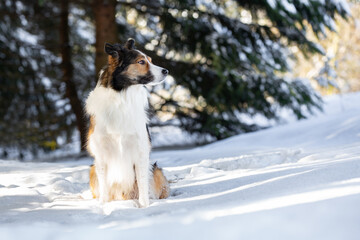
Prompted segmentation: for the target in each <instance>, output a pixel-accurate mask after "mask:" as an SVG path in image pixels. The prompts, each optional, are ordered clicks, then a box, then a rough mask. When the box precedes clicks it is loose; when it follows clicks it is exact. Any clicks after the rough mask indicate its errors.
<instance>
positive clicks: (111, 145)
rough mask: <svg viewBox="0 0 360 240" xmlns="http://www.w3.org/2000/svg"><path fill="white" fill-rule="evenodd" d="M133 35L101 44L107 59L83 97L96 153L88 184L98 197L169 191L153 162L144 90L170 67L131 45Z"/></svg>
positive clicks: (145, 202)
mask: <svg viewBox="0 0 360 240" xmlns="http://www.w3.org/2000/svg"><path fill="white" fill-rule="evenodd" d="M134 44H135V41H134V40H133V39H129V40H128V41H127V42H126V43H125V44H123V45H120V44H114V45H112V44H109V43H106V44H105V52H106V53H107V54H108V55H109V56H108V65H107V66H105V67H104V68H103V69H102V70H101V72H100V77H99V80H98V82H97V85H96V87H95V89H94V90H93V91H92V92H90V94H89V96H88V98H87V100H86V112H87V113H88V114H89V115H90V127H89V132H88V146H87V148H88V151H89V153H90V154H91V155H92V156H93V157H94V159H95V160H94V165H93V166H92V167H91V169H90V187H91V190H92V193H93V196H94V198H99V200H100V202H101V203H104V202H108V201H112V200H127V199H138V200H139V204H140V207H147V206H149V198H152V199H159V198H167V197H168V196H169V183H168V181H167V180H166V178H165V176H164V174H163V172H162V170H161V169H160V168H158V167H157V165H156V164H154V165H151V164H150V162H149V154H150V150H151V141H150V135H149V131H148V128H147V123H148V117H147V109H148V104H149V103H148V91H147V90H146V88H145V87H144V85H155V84H159V83H161V82H163V81H164V80H165V78H166V76H167V75H168V70H166V69H164V68H161V67H159V66H156V65H154V64H153V63H152V61H151V58H150V57H149V56H147V55H145V54H144V53H142V52H141V51H139V50H136V49H135V48H134Z"/></svg>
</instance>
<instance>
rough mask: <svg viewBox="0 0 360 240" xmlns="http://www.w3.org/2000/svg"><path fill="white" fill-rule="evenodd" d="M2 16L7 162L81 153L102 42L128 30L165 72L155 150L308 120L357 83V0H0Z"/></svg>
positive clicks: (0, 105)
mask: <svg viewBox="0 0 360 240" xmlns="http://www.w3.org/2000/svg"><path fill="white" fill-rule="evenodd" d="M0 16H1V17H0V157H1V158H3V159H7V158H16V159H23V160H30V159H33V158H35V157H38V156H44V154H45V155H46V154H55V155H56V154H60V155H61V154H76V153H81V152H82V151H83V150H84V146H85V143H86V131H87V127H88V117H87V116H86V115H85V114H84V111H83V107H84V100H85V99H86V97H87V95H88V93H89V92H90V91H91V90H92V89H93V88H94V87H95V84H96V81H97V73H98V72H99V70H100V69H101V68H102V67H103V66H104V65H105V64H106V55H105V53H104V51H103V48H104V43H105V42H109V43H116V42H120V43H123V42H124V41H126V40H127V39H128V38H130V37H131V38H134V39H135V40H136V47H137V48H138V49H139V50H141V51H143V52H145V53H146V54H147V55H149V56H151V57H152V59H153V62H154V63H155V64H157V65H160V66H162V67H165V68H167V69H169V71H170V74H171V76H170V77H168V78H167V80H166V82H165V84H164V85H162V86H157V87H155V88H152V89H149V91H150V92H151V103H152V110H151V112H152V115H153V116H152V120H151V124H150V126H151V132H152V135H153V139H154V140H153V143H154V146H155V147H157V148H161V147H167V148H169V147H174V146H178V147H184V146H194V145H198V144H204V143H208V142H212V141H216V140H219V139H224V138H227V137H230V136H232V135H235V134H241V133H245V132H250V131H256V130H259V129H263V128H267V127H270V126H273V125H276V124H280V123H282V122H284V118H283V116H284V115H286V116H289V115H291V116H292V117H293V118H296V119H301V118H306V117H307V116H309V115H310V114H312V113H314V112H315V113H316V112H318V111H319V110H321V107H322V100H321V99H322V96H324V95H328V94H342V93H346V92H352V91H359V90H360V67H359V63H360V3H359V1H357V0H348V1H346V0H329V1H317V0H316V1H315V0H169V1H165V0H152V1H147V0H138V1H126V0H120V1H116V0H89V1H87V0H61V1H60V0H58V1H55V0H35V1H29V0H2V1H1V2H0ZM284 113H285V114H284ZM287 119H289V117H287Z"/></svg>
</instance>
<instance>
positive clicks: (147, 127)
mask: <svg viewBox="0 0 360 240" xmlns="http://www.w3.org/2000/svg"><path fill="white" fill-rule="evenodd" d="M146 131H147V134H148V138H149V142H150V144H151V135H150V131H149V126H148V125H147V124H146Z"/></svg>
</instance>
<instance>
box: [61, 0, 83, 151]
mask: <svg viewBox="0 0 360 240" xmlns="http://www.w3.org/2000/svg"><path fill="white" fill-rule="evenodd" d="M68 19H69V0H62V1H61V20H60V28H59V29H60V45H61V49H60V53H61V58H62V62H61V69H62V72H63V76H62V81H63V82H65V86H66V97H67V98H68V99H69V101H70V105H71V108H72V111H73V112H74V114H75V116H76V126H77V129H78V130H79V132H80V142H81V151H84V150H85V149H86V129H87V128H86V123H85V115H84V111H83V106H82V103H81V101H80V99H79V96H78V93H77V91H76V85H75V83H74V81H73V65H72V63H71V46H70V42H69V20H68Z"/></svg>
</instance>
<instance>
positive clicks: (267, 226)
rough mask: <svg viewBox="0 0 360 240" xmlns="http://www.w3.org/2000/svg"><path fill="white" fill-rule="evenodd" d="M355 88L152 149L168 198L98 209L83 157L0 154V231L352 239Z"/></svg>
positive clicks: (358, 177)
mask: <svg viewBox="0 0 360 240" xmlns="http://www.w3.org/2000/svg"><path fill="white" fill-rule="evenodd" d="M359 102H360V94H351V95H346V96H344V97H343V98H342V99H341V102H340V100H339V98H338V97H332V98H330V99H328V100H327V105H326V108H325V114H319V116H318V117H314V118H312V119H309V120H305V121H300V122H294V123H291V124H288V125H284V126H279V127H274V128H271V129H267V130H263V131H259V132H255V133H250V134H245V135H240V136H235V137H233V138H230V139H227V140H224V141H220V142H217V143H214V144H211V145H208V146H204V147H200V148H196V149H192V150H183V151H168V152H156V153H154V154H152V159H153V160H154V161H158V163H159V165H160V166H163V167H164V171H165V174H166V176H167V177H168V179H169V180H171V182H172V184H171V188H172V196H171V197H170V198H169V199H166V200H157V201H153V202H152V204H151V206H150V207H149V208H147V209H138V208H136V207H134V206H135V205H134V202H133V201H120V202H111V203H109V204H107V205H105V206H104V208H101V207H100V206H99V204H98V203H97V201H96V200H93V199H91V198H90V193H89V190H88V170H89V165H90V163H91V160H90V159H88V160H82V161H80V162H76V161H69V162H62V163H20V162H17V161H0V236H1V237H0V239H18V238H24V237H25V238H29V236H33V238H36V239H82V238H84V236H86V238H87V239H99V237H100V238H104V237H106V238H111V239H119V238H120V237H121V238H122V237H124V238H125V239H126V237H135V239H136V238H139V237H143V238H147V239H152V238H155V237H156V238H157V239H184V238H189V237H190V238H191V239H193V238H195V239H197V238H201V239H220V238H221V239H240V238H245V239H246V238H247V239H249V238H250V239H269V238H270V239H327V240H328V239H359V236H360V207H359V203H360V104H358V103H359Z"/></svg>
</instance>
